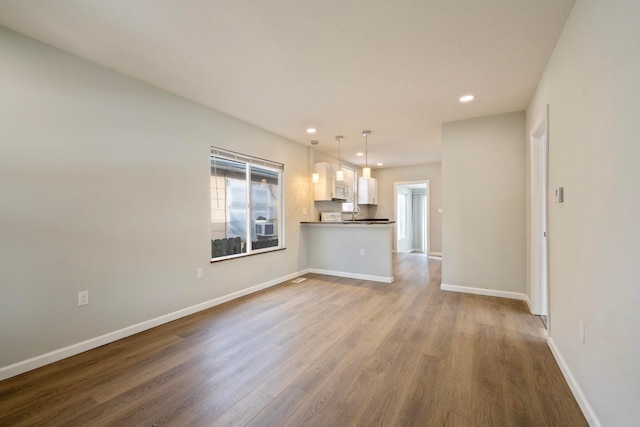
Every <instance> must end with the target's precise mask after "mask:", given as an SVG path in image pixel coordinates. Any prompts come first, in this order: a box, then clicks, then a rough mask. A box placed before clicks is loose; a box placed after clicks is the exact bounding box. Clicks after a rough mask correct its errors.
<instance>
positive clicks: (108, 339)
mask: <svg viewBox="0 0 640 427" xmlns="http://www.w3.org/2000/svg"><path fill="white" fill-rule="evenodd" d="M308 272H309V271H308V270H302V271H298V272H296V273H291V274H287V275H286V276H282V277H279V278H277V279H273V280H269V281H268V282H264V283H261V284H259V285H256V286H252V287H250V288H247V289H243V290H240V291H237V292H233V293H231V294H228V295H224V296H221V297H218V298H214V299H212V300H209V301H205V302H202V303H200V304H196V305H192V306H190V307H186V308H183V309H180V310H177V311H174V312H172V313H168V314H164V315H162V316H159V317H156V318H154V319H150V320H145V321H143V322H140V323H136V324H135V325H131V326H127V327H124V328H122V329H118V330H117V331H113V332H109V333H106V334H104V335H100V336H98V337H94V338H90V339H88V340H86V341H82V342H79V343H76V344H72V345H70V346H67V347H63V348H60V349H57V350H53V351H50V352H49V353H45V354H41V355H39V356H35V357H32V358H30V359H27V360H22V361H20V362H16V363H13V364H11V365H8V366H3V367H2V368H0V381H2V380H4V379H7V378H10V377H13V376H16V375H19V374H22V373H24V372H27V371H31V370H33V369H36V368H40V367H42V366H45V365H48V364H50V363H54V362H57V361H58V360H62V359H66V358H67V357H71V356H75V355H76V354H80V353H83V352H85V351H87V350H91V349H94V348H97V347H100V346H103V345H105V344H109V343H112V342H114V341H117V340H119V339H122V338H126V337H128V336H131V335H135V334H137V333H139V332H143V331H146V330H147V329H151V328H155V327H156V326H159V325H162V324H164V323H168V322H172V321H174V320H176V319H180V318H181V317H185V316H189V315H191V314H194V313H197V312H199V311H202V310H206V309H208V308H211V307H215V306H216V305H220V304H224V303H225V302H229V301H231V300H234V299H236V298H240V297H243V296H245V295H249V294H252V293H254V292H258V291H260V290H262V289H266V288H269V287H271V286H275V285H278V284H280V283H282V282H286V281H287V280H289V279H293V278H294V277H298V276H301V275H304V274H307V273H308Z"/></svg>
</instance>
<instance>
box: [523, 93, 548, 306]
mask: <svg viewBox="0 0 640 427" xmlns="http://www.w3.org/2000/svg"><path fill="white" fill-rule="evenodd" d="M528 143H529V206H530V208H529V209H530V212H529V217H530V224H529V230H528V233H529V253H530V255H529V264H530V271H529V277H528V281H529V295H530V300H531V303H532V304H531V306H530V308H531V312H532V313H533V314H538V315H542V316H548V317H549V318H550V313H549V237H548V231H549V206H548V193H549V188H548V187H549V154H548V152H549V104H547V105H546V106H545V111H544V113H543V114H542V116H541V117H540V118H539V119H538V120H537V121H536V124H535V125H534V126H533V128H532V130H531V132H530V134H529V142H528Z"/></svg>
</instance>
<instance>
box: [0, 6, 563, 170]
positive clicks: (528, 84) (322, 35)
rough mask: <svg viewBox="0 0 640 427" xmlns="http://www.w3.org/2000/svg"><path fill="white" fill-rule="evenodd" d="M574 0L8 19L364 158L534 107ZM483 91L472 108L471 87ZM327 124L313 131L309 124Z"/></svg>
mask: <svg viewBox="0 0 640 427" xmlns="http://www.w3.org/2000/svg"><path fill="white" fill-rule="evenodd" d="M573 2H574V0H395V1H394V0H366V1H365V0H359V1H357V0H181V1H176V0H135V1H131V0H37V1H36V0H0V25H3V26H5V27H8V28H10V29H13V30H15V31H18V32H20V33H23V34H26V35H28V36H30V37H33V38H35V39H37V40H41V41H43V42H45V43H48V44H51V45H53V46H56V47H58V48H61V49H63V50H66V51H69V52H71V53H73V54H76V55H78V56H81V57H83V58H87V59H89V60H91V61H94V62H97V63H99V64H102V65H105V66H107V67H111V68H114V69H116V70H117V71H119V72H121V73H124V74H127V75H129V76H132V77H135V78H137V79H139V80H142V81H144V82H147V83H150V84H152V85H154V86H157V87H159V88H162V89H165V90H167V91H169V92H171V93H174V94H177V95H180V96H182V97H184V98H187V99H190V100H193V101H196V102H198V103H200V104H204V105H206V106H209V107H211V108H214V109H216V110H218V111H221V112H224V113H226V114H229V115H231V116H234V117H237V118H239V119H242V120H244V121H246V122H249V123H252V124H254V125H256V126H259V127H261V128H264V129H267V130H270V131H272V132H274V133H276V134H279V135H282V136H284V137H287V138H289V139H292V140H294V141H297V142H300V143H303V144H306V145H309V142H310V140H311V139H318V140H319V141H320V144H319V146H318V150H319V151H325V152H327V153H330V154H333V155H337V142H336V141H335V136H336V135H344V136H345V139H344V140H343V142H342V155H343V159H345V160H347V161H349V162H351V163H353V164H356V165H363V164H364V159H363V158H362V157H356V155H355V153H356V152H357V151H363V147H364V138H363V137H362V136H361V131H362V130H364V129H371V130H372V134H371V136H370V137H369V164H373V165H374V169H375V163H377V162H384V167H388V166H400V165H409V164H417V163H425V162H433V161H439V160H440V151H441V150H440V125H441V124H442V123H443V122H447V121H453V120H461V119H465V118H470V117H478V116H484V115H489V114H497V113H503V112H509V111H517V110H522V109H524V108H526V106H527V104H528V102H529V100H530V97H531V95H532V93H533V91H534V89H535V86H536V84H537V82H538V79H539V78H540V75H541V73H542V71H543V69H544V67H545V65H546V62H547V60H548V58H549V56H550V54H551V51H552V50H553V48H554V46H555V43H556V40H557V38H558V36H559V34H560V31H561V30H562V27H563V25H564V22H565V20H566V18H567V16H568V14H569V12H570V10H571V7H572V5H573ZM467 93H472V94H474V95H475V97H476V99H475V100H474V101H473V102H472V103H469V104H461V103H460V102H459V101H458V98H459V97H460V96H461V95H464V94H467ZM310 126H313V127H316V128H317V129H318V133H317V134H316V135H315V136H313V137H312V136H309V135H307V134H306V132H305V129H306V128H307V127H310Z"/></svg>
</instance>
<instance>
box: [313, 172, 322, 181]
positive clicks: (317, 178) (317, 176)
mask: <svg viewBox="0 0 640 427" xmlns="http://www.w3.org/2000/svg"><path fill="white" fill-rule="evenodd" d="M311 182H313V183H314V184H317V183H319V182H320V175H318V174H317V173H316V172H314V173H313V174H311Z"/></svg>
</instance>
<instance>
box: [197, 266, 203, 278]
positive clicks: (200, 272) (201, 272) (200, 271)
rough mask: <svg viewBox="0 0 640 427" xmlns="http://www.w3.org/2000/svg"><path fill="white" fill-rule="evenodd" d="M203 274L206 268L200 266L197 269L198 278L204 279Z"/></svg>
mask: <svg viewBox="0 0 640 427" xmlns="http://www.w3.org/2000/svg"><path fill="white" fill-rule="evenodd" d="M202 276H204V269H203V268H202V267H200V268H199V269H197V270H196V278H198V279H202Z"/></svg>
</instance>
